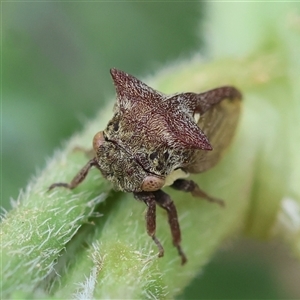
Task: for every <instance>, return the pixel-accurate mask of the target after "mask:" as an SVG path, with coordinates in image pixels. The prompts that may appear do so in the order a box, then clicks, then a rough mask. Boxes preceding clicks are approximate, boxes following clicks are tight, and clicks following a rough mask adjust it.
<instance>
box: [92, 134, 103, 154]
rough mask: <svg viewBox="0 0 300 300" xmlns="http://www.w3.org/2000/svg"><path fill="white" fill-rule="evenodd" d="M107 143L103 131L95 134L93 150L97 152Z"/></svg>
mask: <svg viewBox="0 0 300 300" xmlns="http://www.w3.org/2000/svg"><path fill="white" fill-rule="evenodd" d="M104 142H105V137H104V135H103V131H99V132H98V133H96V134H95V136H94V139H93V148H94V150H95V151H96V152H97V150H98V148H99V147H100V146H102V145H103V143H104Z"/></svg>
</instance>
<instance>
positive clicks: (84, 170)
mask: <svg viewBox="0 0 300 300" xmlns="http://www.w3.org/2000/svg"><path fill="white" fill-rule="evenodd" d="M92 167H96V168H99V166H98V162H97V160H96V158H93V159H91V160H89V162H88V163H87V164H86V165H85V166H84V167H83V168H82V169H81V170H80V171H79V172H78V173H77V174H76V176H75V177H74V178H73V179H72V181H71V182H70V183H65V182H57V183H53V184H51V185H50V187H49V189H48V191H50V190H52V189H53V188H55V187H59V186H62V187H65V188H67V189H70V190H72V189H74V188H76V187H77V186H78V185H79V184H80V183H81V182H82V181H83V180H84V179H85V177H86V175H87V174H88V172H89V171H90V169H91V168H92Z"/></svg>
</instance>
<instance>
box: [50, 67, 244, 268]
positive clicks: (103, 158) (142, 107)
mask: <svg viewBox="0 0 300 300" xmlns="http://www.w3.org/2000/svg"><path fill="white" fill-rule="evenodd" d="M111 75H112V78H113V81H114V84H115V87H116V92H117V102H116V104H115V107H114V116H113V118H112V119H111V120H110V121H109V123H108V125H107V127H106V129H105V130H104V131H100V132H98V133H97V134H96V135H95V137H94V140H93V149H94V153H95V156H94V158H92V159H91V160H90V161H89V162H88V163H87V164H86V165H85V166H84V167H83V168H82V169H81V170H80V171H79V173H78V174H77V175H76V176H75V177H74V179H73V180H72V181H71V183H54V184H52V185H51V186H50V188H49V189H52V188H54V187H58V186H63V187H66V188H69V189H73V188H75V187H77V186H78V185H79V184H80V183H81V182H82V181H83V180H84V178H85V177H86V175H87V174H88V172H89V170H90V169H91V168H92V167H96V168H98V169H99V170H100V171H101V173H102V175H103V176H104V177H105V178H106V179H108V180H109V181H110V182H111V183H112V184H113V187H114V188H115V189H116V190H121V191H124V192H132V193H133V195H134V197H135V198H136V199H138V200H141V201H143V202H145V204H146V205H147V206H148V210H147V213H146V223H147V232H148V234H149V235H150V236H151V237H152V239H153V240H154V242H155V243H156V244H157V246H158V249H159V253H158V256H163V254H164V250H163V247H162V245H161V244H160V242H159V240H158V239H157V238H156V236H155V228H156V205H159V206H161V207H162V208H163V209H165V210H166V211H167V213H168V218H169V224H170V228H171V233H172V238H173V244H174V246H176V247H177V249H178V252H179V254H180V256H181V262H182V264H184V263H185V262H186V256H185V254H184V252H183V251H182V249H181V247H180V241H181V233H180V227H179V223H178V218H177V211H176V207H175V205H174V203H173V201H172V200H171V199H170V197H169V195H168V194H166V193H165V192H163V191H162V190H161V189H162V188H163V187H164V186H167V185H170V186H171V187H173V188H175V189H177V190H181V191H185V192H191V193H192V195H193V196H196V197H202V198H204V199H207V200H209V201H211V202H217V203H219V204H223V201H222V200H219V199H216V198H213V197H210V196H209V195H207V194H206V193H205V192H203V191H202V190H201V189H200V188H199V186H198V185H197V184H196V183H195V182H193V181H191V180H186V179H184V178H185V177H187V176H188V174H189V173H200V172H204V171H206V170H208V169H210V168H211V167H213V166H214V165H215V164H216V163H217V162H218V161H219V159H220V158H221V156H222V153H223V151H224V150H225V149H226V147H227V146H228V145H229V143H230V141H231V139H232V137H233V134H234V131H235V128H236V125H237V122H238V118H239V114H240V102H241V94H240V92H239V91H238V90H237V89H235V88H234V87H230V86H225V87H220V88H216V89H213V90H210V91H207V92H204V93H200V94H196V93H181V94H175V95H164V94H163V93H160V92H158V91H156V90H154V89H152V88H150V87H149V86H147V85H146V84H145V83H143V82H141V81H140V80H138V79H136V78H135V77H133V76H131V75H129V74H127V73H125V72H122V71H119V70H116V69H111ZM199 115H200V118H199V120H196V118H197V117H199Z"/></svg>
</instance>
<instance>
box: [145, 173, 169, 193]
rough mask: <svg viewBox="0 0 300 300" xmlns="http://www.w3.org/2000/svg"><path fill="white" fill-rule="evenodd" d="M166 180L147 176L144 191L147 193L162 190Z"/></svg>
mask: <svg viewBox="0 0 300 300" xmlns="http://www.w3.org/2000/svg"><path fill="white" fill-rule="evenodd" d="M164 184H165V180H164V179H162V178H159V177H156V176H147V177H146V178H145V179H144V181H143V183H142V190H143V191H145V192H154V191H157V190H159V189H161V188H162V187H163V186H164Z"/></svg>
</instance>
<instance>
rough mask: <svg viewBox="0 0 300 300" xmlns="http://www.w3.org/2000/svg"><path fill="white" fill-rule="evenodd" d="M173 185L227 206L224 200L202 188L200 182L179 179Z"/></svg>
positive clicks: (176, 188)
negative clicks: (212, 195)
mask: <svg viewBox="0 0 300 300" xmlns="http://www.w3.org/2000/svg"><path fill="white" fill-rule="evenodd" d="M171 187H172V188H174V189H175V190H179V191H183V192H190V193H191V194H192V195H193V196H194V197H200V198H203V199H205V200H207V201H209V202H214V203H217V204H219V205H220V206H225V203H224V201H223V200H221V199H218V198H214V197H211V196H209V195H208V194H206V193H205V192H204V191H203V190H201V189H200V187H199V186H198V184H197V183H195V182H194V181H193V180H186V179H177V180H175V181H174V183H173V184H172V185H171Z"/></svg>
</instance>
